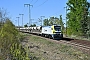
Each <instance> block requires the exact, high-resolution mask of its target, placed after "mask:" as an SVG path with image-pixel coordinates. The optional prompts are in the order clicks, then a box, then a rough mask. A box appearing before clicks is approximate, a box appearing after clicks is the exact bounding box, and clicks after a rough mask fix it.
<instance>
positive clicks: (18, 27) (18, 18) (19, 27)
mask: <svg viewBox="0 0 90 60" xmlns="http://www.w3.org/2000/svg"><path fill="white" fill-rule="evenodd" d="M16 18H18V28H19V31H20V26H19V18H20V17H16Z"/></svg>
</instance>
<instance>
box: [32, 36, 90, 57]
mask: <svg viewBox="0 0 90 60" xmlns="http://www.w3.org/2000/svg"><path fill="white" fill-rule="evenodd" d="M32 35H34V34H32ZM34 36H38V35H34ZM38 37H40V38H44V39H46V40H50V41H53V42H56V43H61V44H66V45H69V46H72V47H74V48H76V49H79V50H80V51H82V52H84V53H87V54H89V55H90V44H89V43H90V41H86V42H89V43H84V42H83V40H82V42H78V40H75V39H71V38H70V39H69V38H68V39H67V38H64V39H62V40H53V39H49V38H45V37H41V36H38ZM80 41H81V40H80ZM83 43H84V44H83Z"/></svg>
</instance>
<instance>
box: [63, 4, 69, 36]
mask: <svg viewBox="0 0 90 60" xmlns="http://www.w3.org/2000/svg"><path fill="white" fill-rule="evenodd" d="M64 8H65V9H66V36H67V10H68V8H67V6H66V7H64Z"/></svg>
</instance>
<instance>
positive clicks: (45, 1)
mask: <svg viewBox="0 0 90 60" xmlns="http://www.w3.org/2000/svg"><path fill="white" fill-rule="evenodd" d="M47 1H48V0H45V1H44V2H43V3H42V4H40V5H38V6H37V7H39V6H42V5H43V4H45V3H46V2H47Z"/></svg>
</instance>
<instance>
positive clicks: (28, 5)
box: [24, 4, 33, 25]
mask: <svg viewBox="0 0 90 60" xmlns="http://www.w3.org/2000/svg"><path fill="white" fill-rule="evenodd" d="M25 5H27V7H29V25H30V20H31V12H30V6H32V7H33V5H30V4H24V6H25Z"/></svg>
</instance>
